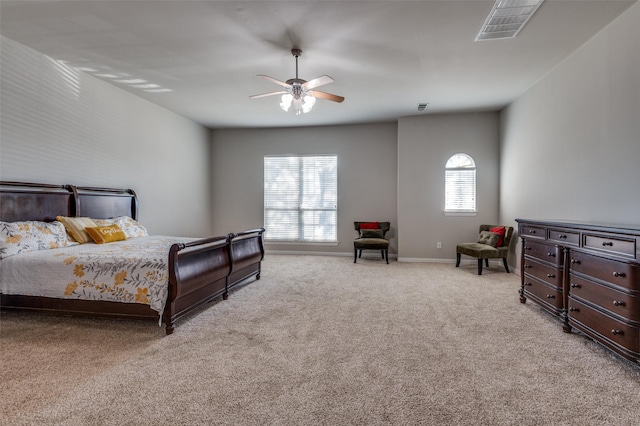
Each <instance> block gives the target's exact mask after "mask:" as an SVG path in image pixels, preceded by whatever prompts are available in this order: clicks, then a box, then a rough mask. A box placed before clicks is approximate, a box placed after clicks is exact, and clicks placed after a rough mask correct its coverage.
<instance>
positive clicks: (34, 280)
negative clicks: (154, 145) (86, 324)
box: [0, 181, 264, 334]
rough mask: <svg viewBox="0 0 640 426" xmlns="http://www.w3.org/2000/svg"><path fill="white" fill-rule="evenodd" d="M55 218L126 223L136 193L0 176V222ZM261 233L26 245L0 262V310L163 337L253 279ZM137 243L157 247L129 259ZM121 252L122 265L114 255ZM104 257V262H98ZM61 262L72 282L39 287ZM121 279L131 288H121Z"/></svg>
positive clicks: (134, 217)
mask: <svg viewBox="0 0 640 426" xmlns="http://www.w3.org/2000/svg"><path fill="white" fill-rule="evenodd" d="M58 216H63V217H69V218H80V217H89V218H92V219H95V220H96V222H97V223H101V224H102V222H104V223H106V224H109V223H113V220H114V219H112V218H126V219H128V218H131V219H132V220H130V221H129V222H131V223H137V222H136V221H137V218H138V198H137V196H136V193H135V192H134V191H133V190H130V189H111V188H94V187H78V186H74V185H50V184H39V183H26V182H7V181H0V222H4V223H5V224H6V223H10V224H12V223H17V222H21V223H23V222H26V221H37V222H38V223H41V222H45V223H47V224H48V225H47V226H49V225H50V226H52V227H54V226H59V222H58V221H56V218H57V217H58ZM110 220H111V221H112V222H109V221H110ZM5 226H6V225H5ZM43 226H44V225H43ZM47 232H49V231H47ZM263 233H264V228H258V229H251V230H247V231H243V232H238V233H229V234H227V235H221V236H216V237H210V238H203V239H194V238H177V237H162V236H144V237H140V238H127V239H126V240H123V241H115V242H109V243H108V244H77V243H74V242H73V239H69V241H72V243H70V244H74V245H71V246H69V247H60V246H59V244H57V243H55V242H54V243H51V244H53V246H55V247H56V248H55V250H48V249H47V250H33V251H29V252H28V253H27V252H25V253H20V254H15V255H12V256H8V257H4V258H3V259H1V260H0V266H1V267H2V268H3V270H2V274H0V277H2V282H0V286H1V287H0V309H2V310H21V311H32V312H39V313H49V314H62V315H75V316H90V317H112V318H121V319H140V320H152V321H158V322H160V323H161V324H164V325H165V327H166V334H171V333H173V331H174V328H175V323H176V320H178V319H179V318H181V317H183V316H184V315H187V314H188V313H190V312H192V311H193V310H194V309H196V308H198V307H200V306H202V305H203V304H205V303H208V302H210V301H212V300H214V299H216V298H220V297H221V298H222V299H224V300H226V299H227V298H228V295H229V291H230V290H231V289H232V288H234V287H236V286H238V285H240V284H241V283H242V284H244V283H246V282H249V280H250V279H252V278H255V279H256V280H259V279H260V273H261V263H262V260H263V258H264V240H263ZM140 235H142V234H140ZM143 242H144V244H147V242H149V244H150V245H154V244H155V246H157V247H158V251H157V252H154V253H153V255H152V256H151V258H150V259H146V260H145V259H142V258H135V259H134V256H136V255H138V254H140V253H142V252H144V251H145V250H147V248H143V247H142V245H143ZM144 247H147V246H144ZM94 249H96V251H95V252H94V251H92V250H94ZM98 249H99V250H98ZM148 250H151V249H150V248H149V249H148ZM121 253H122V254H126V256H124V259H125V260H127V261H128V262H130V263H129V264H126V263H123V262H124V260H123V259H121V258H119V257H118V256H119V255H120V254H121ZM109 256H112V257H109ZM98 259H102V260H100V261H98ZM105 259H106V262H107V263H106V265H105V264H103V263H99V262H103V261H105ZM132 259H133V260H132ZM20 262H31V263H26V265H28V266H25V263H22V264H21V263H20ZM46 262H49V263H46ZM54 262H57V263H55V264H54ZM56 265H57V266H56ZM65 265H66V266H65ZM97 265H101V266H97ZM114 265H117V266H114ZM65 267H66V268H67V269H70V270H71V271H72V272H71V273H74V274H75V277H76V278H77V279H74V280H73V281H71V279H67V280H66V282H67V284H66V286H65V287H64V289H60V287H58V290H56V291H62V292H63V294H60V295H59V294H57V293H51V292H49V293H48V292H47V291H50V290H47V291H45V290H43V289H44V288H50V287H46V285H48V284H51V283H50V282H52V283H53V282H54V281H55V278H57V277H59V276H60V277H62V276H63V275H64V274H65V272H64V268H65ZM56 268H58V269H56ZM153 268H155V269H153ZM39 269H40V270H39ZM11 271H13V272H11ZM53 271H56V272H53ZM57 271H60V272H59V273H58V272H57ZM67 273H68V272H67ZM85 273H86V275H85ZM100 273H110V274H112V277H113V279H112V280H111V281H110V283H111V284H110V285H104V282H102V281H101V279H100V278H97V277H99V274H100ZM118 274H120V275H118ZM134 276H135V277H136V279H137V280H138V281H140V280H146V282H151V281H153V282H152V284H150V285H146V286H144V288H143V287H142V286H140V283H139V282H137V283H135V282H134V281H135V280H133V279H131V278H132V277H134ZM124 277H126V278H127V279H125V278H124ZM61 279H64V278H61ZM124 281H127V283H131V282H133V285H134V287H135V286H136V285H137V287H136V288H133V289H127V288H125V286H124V284H123V283H124ZM114 282H115V284H114ZM17 283H19V284H17ZM23 283H24V284H23ZM161 284H162V285H161ZM54 287H55V286H54ZM41 288H42V290H41ZM143 290H144V291H143ZM51 291H52V290H51ZM101 293H109V294H111V293H112V294H113V295H111V296H109V295H107V297H112V300H105V299H103V298H102V297H103V296H102V295H101Z"/></svg>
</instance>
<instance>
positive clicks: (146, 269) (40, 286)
mask: <svg viewBox="0 0 640 426" xmlns="http://www.w3.org/2000/svg"><path fill="white" fill-rule="evenodd" d="M193 240H194V238H180V237H164V236H149V237H139V238H131V239H128V240H124V241H117V242H113V243H108V244H92V243H87V244H81V245H76V246H72V247H65V248H57V249H52V250H41V251H34V252H29V253H21V254H17V255H14V256H10V257H7V258H5V259H2V260H0V292H2V293H4V294H21V295H27V296H44V297H55V298H66V299H84V300H108V301H113V302H123V303H142V304H146V305H149V306H150V307H151V308H152V309H153V310H155V311H157V312H158V313H159V314H160V316H162V312H163V311H164V306H165V302H166V300H167V294H168V287H169V267H168V264H167V261H168V256H169V249H170V248H171V245H172V244H173V243H177V242H188V241H193Z"/></svg>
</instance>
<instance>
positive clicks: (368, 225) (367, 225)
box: [360, 222, 380, 229]
mask: <svg viewBox="0 0 640 426" xmlns="http://www.w3.org/2000/svg"><path fill="white" fill-rule="evenodd" d="M378 228H380V226H378V222H369V223H361V224H360V229H378Z"/></svg>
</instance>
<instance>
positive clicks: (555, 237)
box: [547, 229, 580, 247]
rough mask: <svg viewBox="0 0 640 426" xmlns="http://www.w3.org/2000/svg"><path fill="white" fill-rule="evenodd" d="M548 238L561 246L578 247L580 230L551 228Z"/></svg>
mask: <svg viewBox="0 0 640 426" xmlns="http://www.w3.org/2000/svg"><path fill="white" fill-rule="evenodd" d="M547 239H548V240H549V241H551V242H554V243H557V244H559V245H561V246H567V247H571V246H573V247H577V246H579V245H580V233H579V232H567V231H563V230H560V229H549V231H548V234H547Z"/></svg>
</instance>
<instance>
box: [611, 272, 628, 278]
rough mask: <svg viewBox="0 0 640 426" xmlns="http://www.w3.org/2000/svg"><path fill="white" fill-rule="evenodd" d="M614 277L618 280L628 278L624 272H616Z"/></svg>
mask: <svg viewBox="0 0 640 426" xmlns="http://www.w3.org/2000/svg"><path fill="white" fill-rule="evenodd" d="M613 276H614V277H616V278H623V277H626V276H627V274H625V273H624V272H614V273H613Z"/></svg>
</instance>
